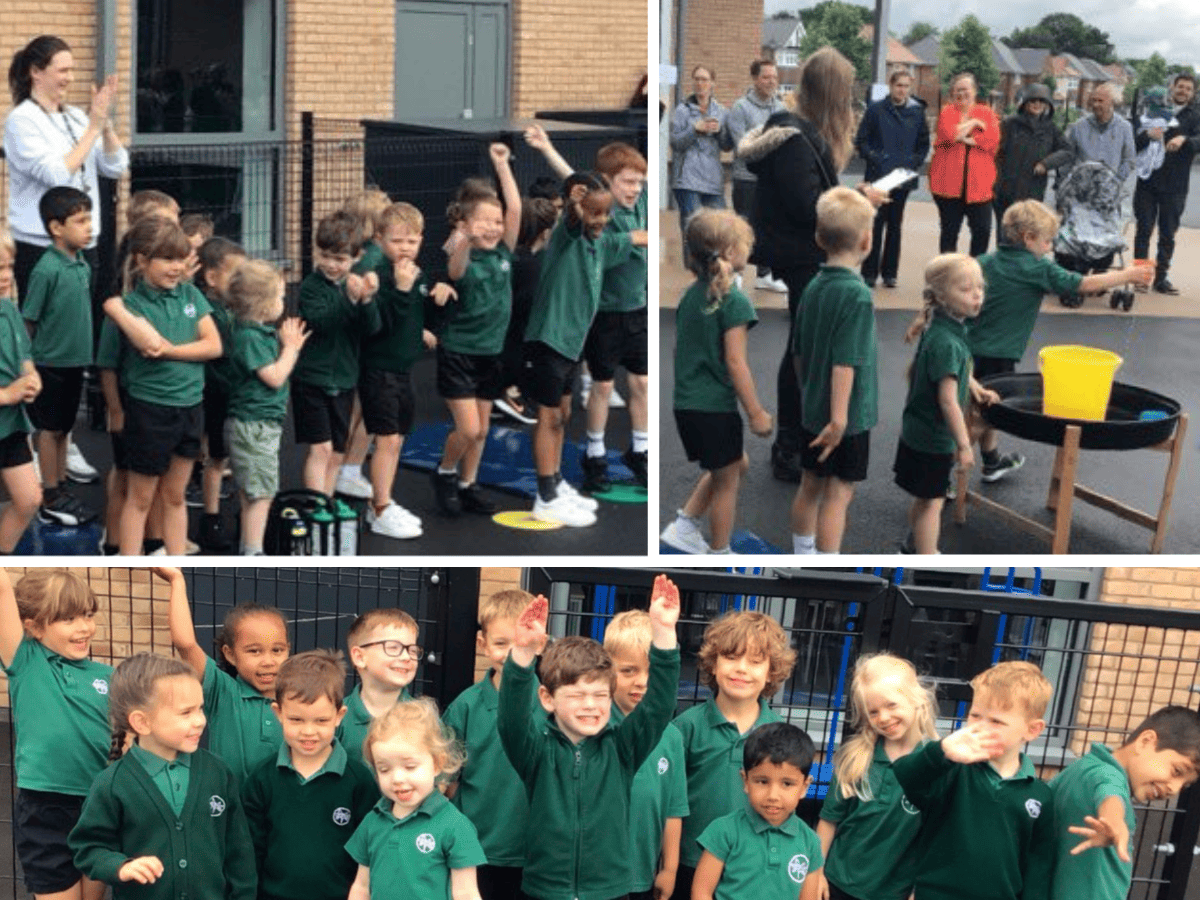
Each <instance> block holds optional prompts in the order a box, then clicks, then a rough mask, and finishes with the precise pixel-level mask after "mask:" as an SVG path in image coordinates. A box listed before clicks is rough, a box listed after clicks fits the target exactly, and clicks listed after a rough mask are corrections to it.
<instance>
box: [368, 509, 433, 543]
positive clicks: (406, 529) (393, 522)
mask: <svg viewBox="0 0 1200 900" xmlns="http://www.w3.org/2000/svg"><path fill="white" fill-rule="evenodd" d="M367 524H368V525H370V526H371V530H372V531H373V532H375V533H376V534H382V535H383V536H384V537H390V538H396V539H397V540H401V541H406V540H410V539H412V538H419V537H420V536H421V535H422V534H424V532H423V531H422V530H421V520H420V519H418V518H417V517H416V516H414V515H413V514H412V513H410V512H409V511H408V510H406V509H405V508H404V507H403V506H401V505H400V504H398V503H389V504H388V505H387V506H386V507H384V510H383V512H381V513H379V514H378V515H376V513H375V507H374V506H373V505H372V506H368V507H367Z"/></svg>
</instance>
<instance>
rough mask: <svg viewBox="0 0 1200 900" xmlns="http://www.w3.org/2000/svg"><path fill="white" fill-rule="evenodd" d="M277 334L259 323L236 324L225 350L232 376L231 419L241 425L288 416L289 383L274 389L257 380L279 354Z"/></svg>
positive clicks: (271, 326) (273, 329) (276, 420)
mask: <svg viewBox="0 0 1200 900" xmlns="http://www.w3.org/2000/svg"><path fill="white" fill-rule="evenodd" d="M281 349H282V347H281V345H280V343H279V332H277V331H276V330H275V326H274V325H265V324H263V323H261V322H235V323H234V324H233V328H232V331H231V334H230V345H229V349H228V354H229V367H230V370H231V373H232V376H231V378H230V391H229V412H228V416H229V418H231V419H240V420H241V421H243V422H280V423H282V422H283V420H284V418H285V417H286V416H287V402H288V380H287V379H286V378H285V379H284V381H283V384H281V385H280V386H279V387H277V388H273V387H271V386H270V385H268V384H267V383H266V382H265V381H263V380H262V378H260V377H259V374H258V370H259V369H261V368H263V366H269V365H271V364H272V363H273V362H275V361H276V360H277V359H279V354H280V352H281Z"/></svg>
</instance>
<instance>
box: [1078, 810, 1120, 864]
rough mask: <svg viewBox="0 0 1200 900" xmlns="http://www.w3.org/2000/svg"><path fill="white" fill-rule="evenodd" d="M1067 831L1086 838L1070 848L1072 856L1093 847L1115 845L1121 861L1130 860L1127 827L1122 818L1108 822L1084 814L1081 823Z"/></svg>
mask: <svg viewBox="0 0 1200 900" xmlns="http://www.w3.org/2000/svg"><path fill="white" fill-rule="evenodd" d="M1067 831H1069V832H1070V833H1071V834H1078V835H1080V836H1082V837H1084V838H1086V840H1084V841H1082V842H1080V843H1078V844H1076V845H1075V846H1074V847H1072V848H1071V855H1072V856H1077V855H1078V854H1080V853H1082V852H1083V851H1084V850H1090V849H1091V848H1093V847H1116V848H1117V858H1118V859H1119V860H1121V862H1132V860H1131V859H1130V858H1129V828H1128V827H1127V826H1126V825H1125V822H1124V820H1123V819H1113V821H1111V822H1110V821H1108V820H1107V819H1103V818H1100V817H1098V816H1084V817H1083V824H1082V825H1072V826H1071V827H1069V828H1068V829H1067Z"/></svg>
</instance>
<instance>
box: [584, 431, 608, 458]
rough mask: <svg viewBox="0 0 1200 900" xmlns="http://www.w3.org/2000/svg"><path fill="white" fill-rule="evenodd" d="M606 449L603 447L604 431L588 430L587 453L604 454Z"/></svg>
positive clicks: (606, 452) (593, 454) (589, 454)
mask: <svg viewBox="0 0 1200 900" xmlns="http://www.w3.org/2000/svg"><path fill="white" fill-rule="evenodd" d="M607 454H608V450H607V449H605V447H604V432H603V431H589V432H588V433H587V455H588V456H606V455H607Z"/></svg>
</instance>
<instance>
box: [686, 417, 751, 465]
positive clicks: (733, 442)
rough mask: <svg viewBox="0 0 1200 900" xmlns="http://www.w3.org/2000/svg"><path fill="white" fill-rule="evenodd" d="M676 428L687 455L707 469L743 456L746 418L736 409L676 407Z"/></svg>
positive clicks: (726, 463) (733, 461)
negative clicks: (732, 410) (743, 424)
mask: <svg viewBox="0 0 1200 900" xmlns="http://www.w3.org/2000/svg"><path fill="white" fill-rule="evenodd" d="M675 428H676V429H677V430H678V431H679V438H680V440H681V441H683V449H684V450H685V451H686V452H687V458H688V459H689V460H691V461H692V462H697V463H699V464H700V468H702V469H705V470H707V471H710V472H711V471H713V470H715V469H723V468H725V467H726V466H728V465H730V464H731V463H735V462H737V461H738V460H739V459H741V458H742V453H743V450H742V435H743V431H744V429H743V427H742V417H741V415H739V414H738V413H736V412H699V411H697V410H694V409H677V410H675Z"/></svg>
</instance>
